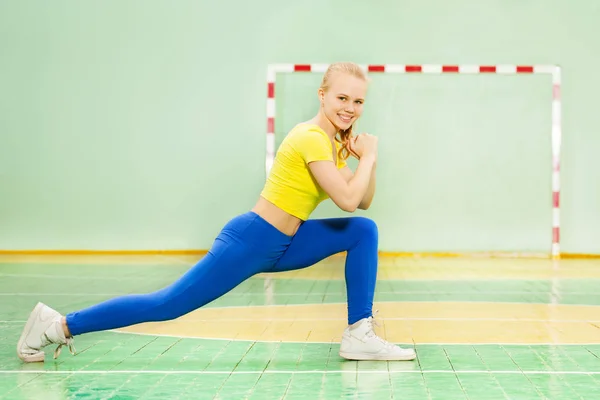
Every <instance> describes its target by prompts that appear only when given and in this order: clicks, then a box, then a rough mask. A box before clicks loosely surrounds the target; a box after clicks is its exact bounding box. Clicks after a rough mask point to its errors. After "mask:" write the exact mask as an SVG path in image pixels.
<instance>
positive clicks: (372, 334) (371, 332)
mask: <svg viewBox="0 0 600 400" xmlns="http://www.w3.org/2000/svg"><path fill="white" fill-rule="evenodd" d="M378 312H379V310H375V312H374V313H373V316H372V317H369V318H368V319H367V324H368V325H369V330H368V331H367V334H366V336H367V337H368V338H374V339H377V341H379V342H380V343H382V344H383V345H384V346H385V347H387V348H392V347H395V345H394V344H392V343H390V342H388V341H387V340H385V339H383V338H382V337H379V336H378V335H377V334H376V333H375V331H374V330H373V325H375V326H376V327H380V326H381V325H379V322H377V320H376V319H375V316H376V315H377V313H378Z"/></svg>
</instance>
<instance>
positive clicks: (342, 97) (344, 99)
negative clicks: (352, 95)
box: [338, 96, 346, 101]
mask: <svg viewBox="0 0 600 400" xmlns="http://www.w3.org/2000/svg"><path fill="white" fill-rule="evenodd" d="M338 99H340V100H341V101H346V98H345V97H344V96H339V97H338Z"/></svg>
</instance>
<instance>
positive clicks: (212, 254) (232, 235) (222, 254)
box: [66, 212, 378, 335]
mask: <svg viewBox="0 0 600 400" xmlns="http://www.w3.org/2000/svg"><path fill="white" fill-rule="evenodd" d="M377 247H378V231H377V225H376V224H375V223H374V222H373V221H372V220H370V219H368V218H364V217H348V218H328V219H315V220H308V221H306V222H304V223H303V224H302V225H301V226H300V228H299V229H298V231H297V232H296V234H295V235H294V236H287V235H285V234H283V233H282V232H280V231H278V230H277V229H275V228H274V227H273V226H272V225H270V224H269V223H267V222H266V221H265V220H264V219H262V218H261V217H260V216H258V215H257V214H255V213H253V212H248V213H245V214H242V215H240V216H237V217H235V218H233V219H232V220H231V221H229V223H227V224H226V225H225V227H224V228H223V229H222V230H221V232H220V233H219V235H218V236H217V238H216V239H215V242H214V244H213V246H212V248H211V249H210V251H209V252H208V254H207V255H206V256H205V257H204V258H202V259H201V260H200V261H199V262H198V263H197V264H196V265H194V266H193V267H192V268H190V269H189V270H188V271H187V272H185V273H184V274H183V275H182V276H181V277H180V278H179V279H177V280H176V281H175V282H173V283H172V284H170V285H168V286H167V287H165V288H163V289H160V290H158V291H156V292H153V293H147V294H132V295H125V296H119V297H116V298H113V299H109V300H107V301H104V302H101V303H99V304H96V305H93V306H91V307H88V308H85V309H83V310H79V311H76V312H72V313H70V314H67V316H66V317H67V326H68V327H69V330H70V331H71V334H72V335H80V334H83V333H88V332H94V331H102V330H107V329H115V328H120V327H125V326H130V325H133V324H138V323H142V322H153V321H165V320H171V319H175V318H177V317H180V316H182V315H185V314H187V313H189V312H190V311H193V310H195V309H197V308H199V307H202V306H203V305H205V304H208V303H210V302H211V301H213V300H214V299H216V298H218V297H220V296H222V295H224V294H225V293H227V292H229V291H230V290H232V289H233V288H235V287H236V286H237V285H239V284H240V283H242V282H243V281H244V280H246V279H248V278H250V277H251V276H253V275H255V274H257V273H276V272H282V271H290V270H295V269H300V268H306V267H309V266H311V265H313V264H315V263H317V262H318V261H320V260H322V259H324V258H326V257H328V256H331V255H333V254H337V253H340V252H344V251H346V252H347V255H346V264H345V279H346V294H347V299H348V323H349V324H352V323H354V322H356V321H358V320H360V319H362V318H366V317H369V316H371V315H372V314H371V313H372V307H373V297H374V292H375V282H376V278H377Z"/></svg>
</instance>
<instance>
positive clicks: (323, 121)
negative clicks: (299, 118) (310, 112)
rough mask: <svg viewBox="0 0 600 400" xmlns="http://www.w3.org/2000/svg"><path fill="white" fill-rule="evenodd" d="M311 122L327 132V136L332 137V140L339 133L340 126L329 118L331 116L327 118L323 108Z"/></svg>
mask: <svg viewBox="0 0 600 400" xmlns="http://www.w3.org/2000/svg"><path fill="white" fill-rule="evenodd" d="M310 122H311V123H313V124H315V125H318V126H319V127H320V128H321V129H323V130H324V131H325V133H327V136H329V137H330V138H331V140H334V138H335V135H337V133H338V128H337V127H336V126H335V125H334V124H333V123H332V122H331V121H330V120H329V118H327V116H326V115H325V114H324V113H323V111H322V110H319V113H318V114H317V115H315V117H314V118H313V119H311V120H310Z"/></svg>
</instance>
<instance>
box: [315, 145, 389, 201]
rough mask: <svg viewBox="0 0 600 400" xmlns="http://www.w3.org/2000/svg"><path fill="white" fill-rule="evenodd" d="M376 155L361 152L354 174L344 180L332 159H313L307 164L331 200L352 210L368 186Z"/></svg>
mask: <svg viewBox="0 0 600 400" xmlns="http://www.w3.org/2000/svg"><path fill="white" fill-rule="evenodd" d="M376 160H377V156H376V154H375V153H374V152H367V153H366V154H363V155H362V157H361V158H360V161H359V162H358V167H357V168H356V171H355V172H354V176H353V177H352V178H351V179H350V180H349V181H348V182H346V180H345V179H344V176H343V175H342V174H341V173H340V171H339V170H338V169H337V167H336V166H335V164H334V163H333V162H332V161H314V162H311V163H309V164H308V166H309V168H310V170H311V172H312V174H313V176H314V177H315V179H316V180H317V183H318V184H319V185H320V186H321V188H322V189H323V190H324V191H325V193H327V194H328V195H329V197H330V198H331V200H332V201H333V202H334V203H335V204H336V205H337V206H338V207H339V208H341V209H342V210H344V211H347V212H354V211H356V209H357V208H358V205H359V204H360V203H361V201H362V199H363V198H364V196H365V193H366V192H367V189H368V188H369V180H370V178H371V172H372V170H373V168H374V166H375V161H376Z"/></svg>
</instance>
